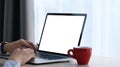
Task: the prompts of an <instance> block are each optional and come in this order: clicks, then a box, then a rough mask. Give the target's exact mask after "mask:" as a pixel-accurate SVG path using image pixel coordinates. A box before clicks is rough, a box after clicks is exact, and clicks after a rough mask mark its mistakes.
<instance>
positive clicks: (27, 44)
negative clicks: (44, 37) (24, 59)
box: [20, 39, 36, 53]
mask: <svg viewBox="0 0 120 67" xmlns="http://www.w3.org/2000/svg"><path fill="white" fill-rule="evenodd" d="M20 41H21V42H23V44H22V46H23V47H25V48H32V49H33V50H34V52H35V53H36V47H35V45H34V44H33V43H32V42H28V41H26V40H24V39H20Z"/></svg>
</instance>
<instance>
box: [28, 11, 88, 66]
mask: <svg viewBox="0 0 120 67" xmlns="http://www.w3.org/2000/svg"><path fill="white" fill-rule="evenodd" d="M86 16H87V15H86V14H74V13H72V14H71V13H47V15H46V18H45V22H44V26H43V30H42V33H41V37H40V41H39V44H38V51H37V55H36V58H35V59H34V60H33V61H31V62H28V63H30V64H46V63H56V62H66V61H70V57H69V56H68V55H67V51H68V50H69V49H72V48H73V47H75V46H79V45H80V41H81V38H82V33H83V29H84V26H85V20H86Z"/></svg>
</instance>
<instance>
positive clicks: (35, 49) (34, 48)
mask: <svg viewBox="0 0 120 67" xmlns="http://www.w3.org/2000/svg"><path fill="white" fill-rule="evenodd" d="M28 43H29V44H30V45H31V46H32V48H33V50H34V52H35V53H36V51H37V48H36V47H35V45H34V44H33V43H32V42H28Z"/></svg>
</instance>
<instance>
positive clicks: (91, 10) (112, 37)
mask: <svg viewBox="0 0 120 67" xmlns="http://www.w3.org/2000/svg"><path fill="white" fill-rule="evenodd" d="M119 2H120V1H119V0H75V1H73V0H50V1H48V0H35V41H36V42H39V37H40V32H41V29H42V26H43V23H44V17H45V14H46V13H48V12H60V13H62V12H64V13H87V15H88V16H87V20H86V25H85V29H84V32H83V37H82V41H81V42H82V43H81V44H80V45H81V46H90V47H92V48H93V51H92V54H93V55H98V56H107V57H120V52H119V51H120V31H119V30H120V23H119V22H120V19H119V18H120V13H119V12H120V9H119V7H120V4H119ZM40 18H41V19H40Z"/></svg>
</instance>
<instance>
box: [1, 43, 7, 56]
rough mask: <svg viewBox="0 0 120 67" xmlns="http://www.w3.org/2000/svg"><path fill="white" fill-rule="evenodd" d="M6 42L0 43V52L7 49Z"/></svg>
mask: <svg viewBox="0 0 120 67" xmlns="http://www.w3.org/2000/svg"><path fill="white" fill-rule="evenodd" d="M6 44H7V42H2V43H1V52H2V54H5V53H6V52H7V50H5V48H6Z"/></svg>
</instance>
